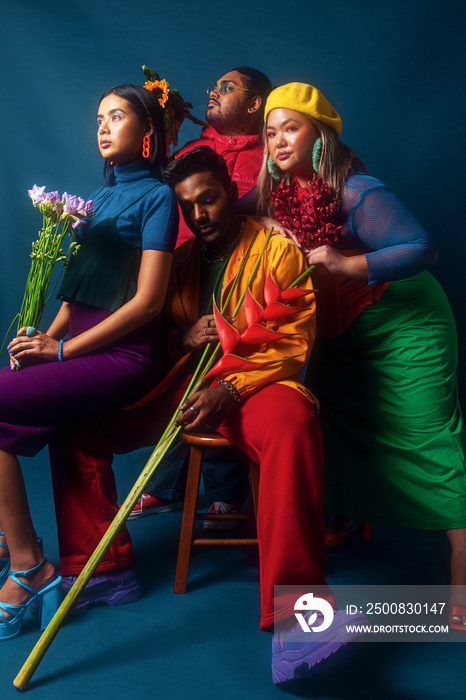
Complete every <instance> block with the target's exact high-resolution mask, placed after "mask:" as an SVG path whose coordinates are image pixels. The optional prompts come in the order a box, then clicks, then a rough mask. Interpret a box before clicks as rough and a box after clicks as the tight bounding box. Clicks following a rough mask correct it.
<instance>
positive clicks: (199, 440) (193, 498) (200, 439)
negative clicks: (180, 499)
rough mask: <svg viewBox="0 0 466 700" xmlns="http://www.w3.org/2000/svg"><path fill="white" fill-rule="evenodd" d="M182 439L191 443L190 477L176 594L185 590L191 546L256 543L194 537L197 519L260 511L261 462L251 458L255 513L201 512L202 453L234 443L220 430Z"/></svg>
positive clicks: (247, 516)
mask: <svg viewBox="0 0 466 700" xmlns="http://www.w3.org/2000/svg"><path fill="white" fill-rule="evenodd" d="M180 438H181V439H182V440H183V441H184V442H186V443H187V444H188V445H190V446H191V449H190V455H189V466H188V476H187V480H186V493H185V499H184V507H183V520H182V522H181V533H180V544H179V547H178V560H177V563H176V574H175V588H174V591H175V593H186V582H187V579H188V568H189V559H190V556H191V547H192V546H194V545H207V546H212V545H214V546H219V545H229V546H232V545H233V546H238V545H256V544H257V537H255V538H246V537H242V538H235V537H229V538H215V539H214V538H199V539H193V532H194V522H195V520H222V519H223V520H255V517H256V513H257V497H258V492H259V465H258V464H256V463H255V462H253V461H252V460H249V473H250V476H251V491H252V497H253V503H254V515H252V514H249V513H238V514H236V515H229V514H225V513H212V514H211V513H198V512H197V511H196V507H197V497H198V493H199V482H200V478H201V465H202V456H203V453H204V450H205V448H206V447H233V445H232V444H231V442H229V440H227V439H226V438H224V437H222V436H221V435H219V434H218V433H213V434H210V435H205V434H202V433H180Z"/></svg>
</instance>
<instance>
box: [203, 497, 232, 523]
mask: <svg viewBox="0 0 466 700" xmlns="http://www.w3.org/2000/svg"><path fill="white" fill-rule="evenodd" d="M238 513H239V508H238V506H237V505H235V504H234V503H233V504H230V503H223V501H215V503H212V505H211V506H210V510H209V514H210V515H219V514H221V515H237V514H238ZM237 525H238V521H237V520H226V519H225V520H223V518H222V519H218V520H204V528H205V529H206V530H230V528H232V527H236V526H237Z"/></svg>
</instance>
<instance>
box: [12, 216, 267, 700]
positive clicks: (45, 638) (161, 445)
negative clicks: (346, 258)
mask: <svg viewBox="0 0 466 700" xmlns="http://www.w3.org/2000/svg"><path fill="white" fill-rule="evenodd" d="M272 232H273V229H272V228H271V229H270V230H269V231H268V234H267V236H266V240H265V242H264V245H263V246H262V249H261V251H260V254H259V256H258V259H257V261H256V263H255V264H254V267H253V270H252V272H251V275H250V276H249V278H248V283H247V284H248V285H249V284H250V283H251V281H252V279H253V276H254V275H255V273H256V272H257V268H258V266H259V263H260V260H261V257H262V254H263V252H264V250H265V248H266V246H267V244H268V242H269V240H270V237H271V235H272ZM256 236H257V232H256V235H255V236H254V238H253V240H252V241H251V243H250V245H249V247H248V250H247V252H246V255H245V257H244V259H243V261H242V264H241V266H240V268H239V270H238V273H237V275H236V277H235V280H234V282H233V285H232V288H231V290H230V292H229V295H228V297H227V299H226V301H225V304H224V305H223V307H222V311H224V310H225V308H226V305H227V303H228V302H229V300H230V299H231V295H232V293H233V290H234V288H235V287H236V285H237V283H238V280H239V278H240V275H241V274H242V272H243V270H244V265H245V264H246V261H247V258H248V256H249V253H250V251H251V248H252V245H253V243H254V241H255V239H256ZM245 293H246V288H245V289H244V290H243V292H242V294H241V297H240V300H239V302H238V304H237V306H236V308H235V310H234V315H236V314H237V313H238V311H239V309H240V307H241V304H242V302H243V299H244V295H245ZM219 347H220V343H219V344H218V345H217V346H216V347H215V348H214V349H213V350H212V346H211V345H210V346H209V345H207V346H206V348H205V349H204V352H203V354H202V357H201V359H200V361H199V363H198V366H197V368H196V371H195V373H194V375H193V377H192V378H191V381H190V382H189V385H188V388H187V389H186V391H185V393H184V395H183V398H182V400H181V403H183V402H184V401H185V400H186V398H187V397H188V396H189V395H190V394H191V393H192V392H193V389H194V390H196V389H197V387H198V386H199V385H200V383H201V382H202V378H203V376H204V375H205V374H206V373H207V371H208V369H210V367H211V365H212V363H213V360H214V358H215V355H216V353H217V350H218V348H219ZM209 354H211V356H210V357H208V355H209ZM206 358H208V359H207V364H206V365H205V366H203V365H204V361H205V360H206ZM177 415H178V410H177V411H175V413H174V414H173V416H172V418H171V419H170V421H169V423H168V425H167V427H166V429H165V431H164V432H163V434H162V437H161V438H160V440H159V441H158V443H157V445H156V447H155V449H154V451H153V452H152V454H151V456H150V457H149V459H148V461H147V463H146V465H145V467H144V469H143V470H142V472H141V474H140V475H139V477H138V479H137V481H136V482H135V484H134V486H133V487H132V489H131V491H130V493H129V495H128V496H127V498H126V500H125V501H124V503H123V504H122V506H121V507H120V509H119V511H118V513H117V515H116V516H115V518H114V519H113V521H112V522H111V523H110V525H109V527H108V529H107V531H106V533H105V534H104V536H103V537H102V539H101V540H100V542H99V544H98V545H97V547H96V548H95V550H94V552H93V553H92V555H91V556H90V558H89V560H88V562H87V564H86V565H85V567H84V568H83V570H82V571H81V573H80V575H79V576H78V577H77V579H76V581H75V583H74V584H73V586H72V587H71V589H70V590H69V592H68V594H67V596H66V598H65V599H64V601H63V602H62V604H61V605H60V607H59V608H58V610H57V612H56V613H55V615H54V617H53V618H52V620H51V621H50V623H49V625H48V626H47V628H46V629H45V630H44V632H43V633H42V635H41V637H40V639H39V641H38V642H37V644H36V645H35V647H34V649H33V650H32V652H31V653H30V655H29V656H28V658H27V659H26V661H25V663H24V665H23V667H22V668H21V670H20V672H19V673H18V675H17V676H16V678H15V680H14V681H13V684H14V685H15V686H16V687H17V688H18V689H19V690H24V689H25V688H26V686H27V685H28V683H29V681H30V679H31V678H32V676H33V674H34V673H35V671H36V669H37V667H38V665H39V664H40V662H41V660H42V658H43V657H44V655H45V653H46V652H47V649H48V648H49V646H50V645H51V643H52V642H53V640H54V639H55V637H56V635H57V633H58V631H59V629H60V627H61V626H62V624H63V622H64V621H65V618H66V616H67V615H68V613H69V611H70V610H71V608H72V606H73V604H74V603H75V601H76V599H77V598H78V596H79V594H80V593H81V591H82V590H83V589H84V588H85V586H86V584H87V583H88V581H89V579H90V578H91V576H92V574H93V573H94V572H95V570H96V568H97V566H98V565H99V563H100V562H101V561H102V559H103V557H104V556H105V554H106V552H107V550H108V549H109V547H110V546H111V544H112V542H113V541H114V539H115V537H116V536H117V535H118V532H119V531H120V529H121V527H122V526H123V524H124V523H125V521H126V519H127V517H128V515H129V514H130V513H131V511H132V510H133V508H134V506H135V505H136V503H137V501H138V500H139V498H140V497H141V495H142V494H143V492H144V489H145V488H146V486H147V484H148V483H149V481H150V480H151V478H152V476H153V475H154V473H155V471H156V469H157V468H158V466H159V464H160V462H161V461H162V459H163V457H164V456H165V454H166V452H167V451H168V449H169V448H170V447H171V445H172V443H173V442H174V440H175V439H176V437H177V436H178V434H179V432H180V431H181V426H178V427H176V426H175V424H174V423H175V420H176V417H177Z"/></svg>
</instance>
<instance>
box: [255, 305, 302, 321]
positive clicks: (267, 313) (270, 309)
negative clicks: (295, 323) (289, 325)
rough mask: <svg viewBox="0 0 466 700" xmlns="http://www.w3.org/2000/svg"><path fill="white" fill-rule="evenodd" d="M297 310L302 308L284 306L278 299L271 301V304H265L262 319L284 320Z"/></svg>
mask: <svg viewBox="0 0 466 700" xmlns="http://www.w3.org/2000/svg"><path fill="white" fill-rule="evenodd" d="M298 311H302V309H297V308H294V307H292V306H286V304H281V303H280V302H279V301H273V302H272V303H271V304H267V306H266V308H265V310H264V321H284V320H285V319H286V318H289V317H290V316H293V314H295V313H297V312H298Z"/></svg>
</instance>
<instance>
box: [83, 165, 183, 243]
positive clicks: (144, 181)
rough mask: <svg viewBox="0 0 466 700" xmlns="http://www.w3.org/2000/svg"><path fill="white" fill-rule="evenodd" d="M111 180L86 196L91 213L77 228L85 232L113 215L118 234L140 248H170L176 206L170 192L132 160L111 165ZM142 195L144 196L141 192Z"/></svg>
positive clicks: (173, 231)
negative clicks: (108, 183)
mask: <svg viewBox="0 0 466 700" xmlns="http://www.w3.org/2000/svg"><path fill="white" fill-rule="evenodd" d="M114 175H115V183H114V184H112V185H104V186H103V187H101V188H100V189H98V190H96V191H95V192H94V193H93V194H92V195H91V197H90V199H92V201H93V202H94V212H95V213H94V215H93V216H92V217H89V219H88V220H87V222H86V223H85V224H83V226H82V227H81V228H80V229H79V234H80V235H81V236H87V235H88V233H90V232H91V231H92V229H93V228H94V226H96V225H97V224H98V223H100V222H101V221H103V220H104V219H108V218H114V217H116V218H115V226H116V229H117V231H118V233H119V234H121V236H123V238H125V239H126V240H128V241H130V242H131V243H132V244H133V245H136V246H137V247H138V248H140V249H142V250H161V251H164V252H170V253H171V252H173V250H174V247H175V242H176V237H177V235H178V207H177V204H176V197H175V194H174V192H173V191H172V190H171V189H170V188H169V187H168V185H165V184H164V183H163V182H162V181H161V180H160V179H159V178H157V177H156V176H155V175H154V174H153V173H151V172H150V171H149V170H148V169H147V168H146V167H144V161H143V160H142V159H141V160H136V161H134V162H132V163H128V164H127V165H119V166H115V168H114ZM142 195H144V196H142Z"/></svg>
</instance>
